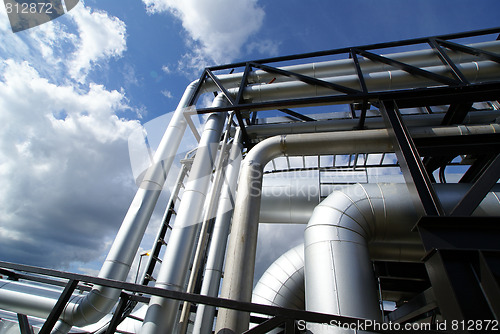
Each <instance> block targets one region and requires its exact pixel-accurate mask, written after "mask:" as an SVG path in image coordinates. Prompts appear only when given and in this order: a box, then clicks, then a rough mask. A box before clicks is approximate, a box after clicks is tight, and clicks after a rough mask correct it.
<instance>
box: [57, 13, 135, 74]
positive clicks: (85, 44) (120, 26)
mask: <svg viewBox="0 0 500 334" xmlns="http://www.w3.org/2000/svg"><path fill="white" fill-rule="evenodd" d="M66 15H69V16H70V17H72V18H73V20H74V21H75V23H76V24H77V29H78V32H79V40H78V42H77V43H76V48H77V49H76V51H75V52H74V54H73V56H72V57H71V58H70V59H71V60H70V62H69V63H68V66H69V71H70V73H71V76H72V78H74V79H76V80H78V81H80V82H84V81H85V77H86V75H87V74H88V72H89V70H90V68H91V66H92V65H94V64H95V63H96V62H98V61H102V60H105V59H109V58H111V57H120V56H121V55H122V54H123V52H124V51H125V50H126V49H127V45H126V36H125V35H126V27H125V23H123V22H122V21H120V20H119V19H118V18H116V17H110V16H109V15H108V14H107V13H106V12H102V11H97V10H91V9H90V8H88V7H84V6H83V5H77V6H76V7H75V8H74V9H73V10H72V11H70V12H69V13H68V14H66Z"/></svg>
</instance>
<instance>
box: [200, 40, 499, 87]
mask: <svg viewBox="0 0 500 334" xmlns="http://www.w3.org/2000/svg"><path fill="white" fill-rule="evenodd" d="M469 46H470V47H474V48H478V49H481V50H485V51H489V52H494V53H495V52H496V53H498V52H500V42H498V41H490V42H484V43H476V44H471V45H469ZM447 53H448V55H449V57H450V59H452V61H453V62H454V63H456V64H460V63H466V62H473V61H476V60H477V57H475V56H473V55H469V54H465V53H461V52H455V51H451V50H448V51H447ZM385 56H386V57H389V58H391V59H394V60H397V61H400V62H404V63H407V64H410V65H413V66H416V67H430V66H436V65H442V62H441V60H440V59H439V57H438V56H437V54H436V52H435V51H434V50H432V49H427V50H418V51H409V52H399V53H392V54H388V55H385ZM358 59H359V65H360V67H361V70H362V71H363V73H364V74H365V75H366V74H368V73H374V72H384V71H390V70H393V69H394V68H393V67H391V66H390V65H387V64H383V63H379V62H374V61H371V60H369V59H365V58H363V57H358ZM280 69H283V70H285V71H289V72H294V73H298V74H302V75H307V76H311V77H314V78H318V79H323V78H327V77H333V76H345V75H352V74H355V73H356V68H355V65H354V61H353V60H352V59H342V60H332V61H323V62H311V63H307V64H300V65H291V66H283V67H280ZM242 75H243V74H242V73H234V74H224V75H219V76H218V79H219V80H220V81H221V83H222V84H224V86H225V87H226V88H237V87H238V86H239V85H240V83H241V77H242ZM273 79H274V82H276V83H279V82H286V81H290V80H293V79H291V78H289V77H285V76H277V75H276V74H272V73H268V72H265V71H262V70H256V71H253V72H250V73H249V75H248V83H249V84H265V83H268V82H270V81H271V80H273ZM204 88H205V91H208V92H210V91H211V90H216V86H215V84H214V83H213V82H212V81H211V80H207V84H206V85H205V87H204ZM356 88H359V85H358V87H356Z"/></svg>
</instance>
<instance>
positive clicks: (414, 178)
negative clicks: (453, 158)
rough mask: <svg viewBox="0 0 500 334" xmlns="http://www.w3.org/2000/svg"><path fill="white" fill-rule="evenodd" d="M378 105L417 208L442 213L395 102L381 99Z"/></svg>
mask: <svg viewBox="0 0 500 334" xmlns="http://www.w3.org/2000/svg"><path fill="white" fill-rule="evenodd" d="M380 107H381V112H382V116H383V117H384V121H385V122H386V125H387V128H388V130H389V133H390V135H391V140H392V142H393V145H394V147H395V148H396V156H397V158H398V161H399V165H400V166H401V170H402V171H403V176H404V178H405V180H406V184H407V185H408V187H409V190H410V193H411V194H412V197H413V200H414V202H415V204H416V205H417V208H422V209H423V212H424V214H426V215H431V216H440V215H443V214H444V210H443V208H442V206H441V202H440V201H439V198H438V197H437V195H436V193H435V191H434V187H433V186H432V183H431V180H430V179H429V176H428V174H427V171H426V170H425V167H424V165H423V162H422V159H421V158H420V155H419V153H418V151H417V149H416V146H415V143H414V142H413V139H412V138H411V136H410V133H409V131H408V129H407V128H406V125H405V124H404V122H403V119H402V118H401V114H400V113H399V110H398V107H397V105H396V103H395V102H394V101H382V102H381V104H380Z"/></svg>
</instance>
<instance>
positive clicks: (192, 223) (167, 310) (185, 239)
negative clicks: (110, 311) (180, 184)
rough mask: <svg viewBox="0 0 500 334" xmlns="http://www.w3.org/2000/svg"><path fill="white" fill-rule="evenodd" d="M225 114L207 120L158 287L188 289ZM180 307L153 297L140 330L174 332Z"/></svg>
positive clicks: (218, 101) (220, 99) (153, 333)
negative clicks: (187, 285) (186, 285)
mask: <svg viewBox="0 0 500 334" xmlns="http://www.w3.org/2000/svg"><path fill="white" fill-rule="evenodd" d="M225 103H226V100H224V97H223V95H222V94H221V95H219V96H218V97H216V98H215V100H214V102H213V106H214V107H218V106H222V105H224V104H225ZM225 118H226V114H225V113H214V114H211V115H210V116H209V118H208V120H207V121H206V123H205V127H204V129H203V134H202V136H201V139H200V142H199V145H198V149H197V151H196V156H195V158H194V161H193V165H192V167H191V171H190V173H189V179H188V182H187V183H186V188H185V190H184V194H183V196H182V200H181V202H180V206H179V209H178V215H177V217H176V219H175V224H174V227H173V229H172V232H171V234H170V238H169V242H168V245H167V248H166V250H165V255H164V257H163V261H162V265H161V268H160V272H159V274H158V277H157V279H156V283H155V287H159V288H164V289H169V290H175V291H183V290H184V289H185V286H184V285H185V283H186V276H187V273H188V270H189V264H190V260H191V255H192V253H193V248H194V245H195V242H196V237H197V236H198V233H199V230H200V226H201V219H202V211H203V204H204V202H205V198H206V195H207V191H208V188H209V185H210V177H211V174H212V169H213V167H214V161H215V157H216V154H217V150H218V146H219V140H220V137H221V133H222V128H223V126H224V120H225ZM178 309H179V301H177V300H173V299H166V298H161V297H156V296H153V297H151V300H150V302H149V307H148V311H147V313H146V317H145V318H144V323H143V325H142V328H141V333H142V334H156V333H164V332H172V331H173V330H174V327H175V324H176V321H175V319H176V315H177V311H178Z"/></svg>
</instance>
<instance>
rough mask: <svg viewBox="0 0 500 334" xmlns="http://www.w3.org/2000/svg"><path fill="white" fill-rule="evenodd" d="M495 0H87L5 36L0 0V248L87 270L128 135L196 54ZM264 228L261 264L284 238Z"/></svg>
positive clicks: (127, 184)
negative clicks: (39, 23)
mask: <svg viewBox="0 0 500 334" xmlns="http://www.w3.org/2000/svg"><path fill="white" fill-rule="evenodd" d="M499 11H500V2H499V1H498V0H478V1H474V2H472V1H470V0H440V1H435V0H420V1H410V0H398V1H397V0H392V1H390V0H377V1H373V0H349V1H341V0H332V1H320V0H311V1H303V0H302V1H297V0H273V1H263V0H238V1H233V0H213V1H207V0H142V1H141V0H120V1H111V0H101V1H97V0H86V1H85V2H82V1H80V3H79V5H77V6H76V7H75V8H74V9H73V10H71V11H70V12H69V13H68V14H66V15H63V16H62V17H60V18H58V19H56V20H54V21H51V22H49V23H46V24H43V25H40V26H38V27H35V28H32V29H29V30H26V31H22V32H19V33H15V34H14V33H13V32H12V31H11V29H10V26H9V21H8V18H7V14H6V11H5V8H4V7H3V6H0V185H1V186H0V203H1V204H0V260H3V261H11V262H19V263H26V264H32V265H39V266H45V267H51V268H58V269H65V270H72V271H78V272H88V273H92V272H95V271H96V270H97V269H98V268H99V267H100V264H101V263H102V261H103V259H104V257H105V255H106V253H107V249H108V247H109V246H110V243H111V242H112V240H113V238H114V235H115V233H116V231H117V229H118V227H119V225H120V223H121V221H122V219H123V217H124V215H125V213H126V211H127V208H128V206H129V204H130V202H131V200H132V197H133V195H134V193H135V191H136V189H137V188H136V185H135V181H134V177H133V173H132V169H131V164H130V160H129V153H128V144H127V143H128V138H129V136H130V134H131V133H132V132H133V131H134V130H137V129H139V127H140V125H141V124H145V123H147V122H149V121H151V120H154V119H156V118H157V117H159V116H161V115H164V114H166V113H169V112H171V111H173V110H174V109H175V107H176V105H177V103H178V101H179V99H180V96H181V94H182V92H183V91H184V88H185V86H186V85H187V84H188V83H189V82H190V81H192V80H193V79H195V78H198V77H199V75H200V74H201V70H202V69H203V68H204V67H205V66H207V65H214V64H222V63H227V62H234V61H240V60H250V59H258V58H265V57H271V56H277V55H287V54H296V53H303V52H311V51H319V50H324V49H334V48H340V47H346V46H354V45H362V44H371V43H375V42H386V41H393V40H399V39H407V38H415V37H423V36H428V35H436V34H446V33H454V32H461V31H467V30H474V29H483V28H491V27H494V26H496V25H498V22H499V20H498V12H499ZM164 197H166V196H164ZM162 201H163V202H164V201H165V198H163V199H162ZM159 214H161V212H160V213H157V214H156V215H155V217H156V218H157V217H158V215H159ZM266 228H267V227H265V226H263V227H262V228H261V230H263V231H265V230H266ZM281 229H282V232H283V233H287V232H286V231H285V229H284V228H281ZM272 235H273V236H268V237H263V238H261V240H260V241H259V245H260V247H261V248H260V251H259V257H260V259H261V260H260V261H261V263H264V262H268V261H271V260H273V259H275V258H276V257H278V256H279V255H280V253H281V249H282V248H283V247H279V245H280V244H281V243H283V238H281V239H280V238H279V234H276V233H274V234H272ZM295 235H297V234H295ZM147 241H150V240H147ZM147 241H146V242H145V243H144V245H143V249H147V248H148V243H147ZM286 243H290V240H286ZM271 246H272V247H271ZM288 246H290V247H291V246H293V245H291V244H289V245H288ZM284 247H287V246H284Z"/></svg>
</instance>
